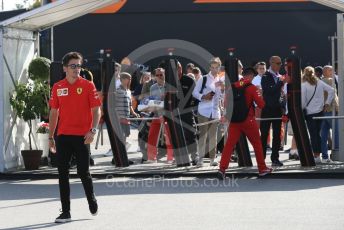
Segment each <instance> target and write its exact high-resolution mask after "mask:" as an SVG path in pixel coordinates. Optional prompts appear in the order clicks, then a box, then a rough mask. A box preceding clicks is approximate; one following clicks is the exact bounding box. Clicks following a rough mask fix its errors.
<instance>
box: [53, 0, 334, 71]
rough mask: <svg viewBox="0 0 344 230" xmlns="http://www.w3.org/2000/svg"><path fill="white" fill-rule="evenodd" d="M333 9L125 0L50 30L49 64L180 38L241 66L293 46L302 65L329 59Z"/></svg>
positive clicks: (122, 54) (306, 5)
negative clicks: (71, 54)
mask: <svg viewBox="0 0 344 230" xmlns="http://www.w3.org/2000/svg"><path fill="white" fill-rule="evenodd" d="M336 13H337V12H336V11H335V10H333V9H331V8H328V7H325V6H321V5H318V4H315V3H312V2H298V3H241V4H234V3H233V4H215V3H212V4H196V3H193V1H192V0H164V1H156V0H131V1H127V3H126V4H125V5H124V6H123V8H122V9H121V10H120V11H119V12H117V13H115V14H88V15H86V16H83V17H81V18H78V19H76V20H73V21H70V22H68V23H65V24H62V25H60V26H57V27H55V30H54V42H55V60H59V59H61V58H62V56H63V55H64V54H65V53H66V52H68V51H70V50H78V51H80V52H82V53H83V54H84V55H85V56H86V57H95V56H97V55H96V53H97V52H98V51H99V49H104V48H105V49H106V48H110V49H112V53H113V55H114V58H115V59H116V60H121V59H122V58H123V57H125V56H127V55H128V54H129V53H130V52H132V51H133V50H135V49H136V48H138V47H140V46H142V45H144V44H146V43H148V42H152V41H155V40H159V39H182V40H186V41H190V42H193V43H195V44H197V45H200V46H202V47H203V48H205V49H207V50H208V51H209V52H210V53H212V54H214V55H216V56H220V57H222V58H223V57H225V56H226V55H227V49H228V48H230V47H235V48H236V54H237V56H238V57H239V58H240V59H242V60H243V62H244V64H245V65H249V64H251V63H252V62H254V61H258V60H268V58H269V56H271V55H280V56H282V57H286V56H287V55H288V54H289V47H290V46H292V45H296V46H297V47H298V53H299V55H300V56H301V57H302V61H303V65H308V64H311V65H324V64H327V63H329V61H330V60H331V49H330V48H331V47H330V42H329V40H328V36H331V35H333V34H334V33H335V32H336Z"/></svg>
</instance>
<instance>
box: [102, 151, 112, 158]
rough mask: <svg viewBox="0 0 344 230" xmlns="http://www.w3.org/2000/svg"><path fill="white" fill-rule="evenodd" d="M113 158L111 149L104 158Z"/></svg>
mask: <svg viewBox="0 0 344 230" xmlns="http://www.w3.org/2000/svg"><path fill="white" fill-rule="evenodd" d="M111 156H113V154H112V150H111V149H109V151H108V152H106V153H104V157H111Z"/></svg>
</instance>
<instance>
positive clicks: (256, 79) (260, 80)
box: [252, 74, 262, 88]
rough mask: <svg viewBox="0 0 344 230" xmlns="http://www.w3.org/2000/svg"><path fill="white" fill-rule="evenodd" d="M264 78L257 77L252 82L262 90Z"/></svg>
mask: <svg viewBox="0 0 344 230" xmlns="http://www.w3.org/2000/svg"><path fill="white" fill-rule="evenodd" d="M261 82H262V76H260V75H259V74H258V75H257V76H255V77H254V78H253V80H252V84H253V85H255V86H258V87H259V88H261V86H262V84H261Z"/></svg>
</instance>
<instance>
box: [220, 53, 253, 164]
mask: <svg viewBox="0 0 344 230" xmlns="http://www.w3.org/2000/svg"><path fill="white" fill-rule="evenodd" d="M225 71H226V74H227V76H228V77H226V85H227V86H228V85H232V84H233V83H234V82H236V81H238V80H239V73H238V59H237V58H236V57H235V56H234V49H229V58H228V59H227V60H226V61H225ZM226 88H227V90H226V96H225V97H226V98H225V102H226V105H225V107H226V118H227V120H229V121H230V119H231V111H230V107H229V103H231V102H230V97H229V96H230V92H229V90H228V89H229V87H226ZM228 131H229V130H228ZM228 138H230V136H228ZM235 151H236V152H237V153H238V164H239V166H240V167H251V166H253V164H252V160H251V154H250V149H249V148H248V143H247V139H246V136H245V135H243V134H242V135H241V136H240V139H239V141H238V143H237V144H236V146H235Z"/></svg>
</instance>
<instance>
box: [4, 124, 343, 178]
mask: <svg viewBox="0 0 344 230" xmlns="http://www.w3.org/2000/svg"><path fill="white" fill-rule="evenodd" d="M128 142H129V143H130V147H129V149H128V156H129V158H130V159H131V160H133V161H134V162H135V164H134V165H131V166H130V167H127V168H117V167H115V166H113V165H111V163H110V162H111V159H112V157H111V156H105V155H104V154H105V153H106V152H108V151H109V149H110V144H109V141H108V136H107V132H106V130H105V129H104V141H103V145H101V143H100V142H99V145H98V148H97V149H95V143H93V144H92V145H91V152H92V156H93V158H94V160H95V162H96V165H95V166H93V167H91V173H92V175H93V177H96V178H102V179H105V178H107V176H108V175H114V176H130V177H146V176H152V175H160V176H162V175H163V176H165V177H179V176H197V177H204V178H208V177H214V176H215V173H216V171H217V169H218V167H209V166H208V164H207V161H206V163H205V166H204V167H202V168H197V167H176V166H174V165H171V164H167V163H166V162H164V161H163V162H160V163H154V164H141V163H140V161H141V157H142V154H141V152H138V144H137V131H136V130H131V135H130V137H129V138H128ZM287 143H288V144H287V145H286V146H285V149H288V148H290V143H291V137H290V136H288V142H287ZM250 149H251V150H252V146H250ZM269 154H270V152H268V155H269ZM251 156H252V161H253V164H254V167H252V168H248V167H246V168H242V167H238V165H237V163H231V165H230V168H229V169H228V173H229V174H234V175H236V177H247V176H248V177H255V176H256V175H257V168H256V162H255V156H254V153H253V151H252V152H251ZM217 159H218V160H219V159H220V156H219V157H218V158H217ZM280 159H281V161H282V162H283V163H284V165H285V166H283V167H277V168H275V169H274V170H275V171H274V174H273V175H272V176H271V177H274V178H276V177H277V178H318V179H319V178H344V164H343V163H342V162H335V163H334V164H320V165H317V166H316V167H301V166H300V162H299V161H295V160H288V153H287V152H280ZM163 160H164V159H163ZM266 162H267V164H268V165H269V164H271V162H270V157H269V156H268V157H267V159H266ZM71 176H72V177H73V176H74V177H75V176H76V170H71ZM56 177H57V170H56V168H52V167H48V166H42V167H40V169H39V170H35V171H26V170H24V169H17V170H14V171H12V172H8V173H7V174H0V179H1V178H3V179H28V178H36V179H39V178H40V179H44V178H56Z"/></svg>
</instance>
